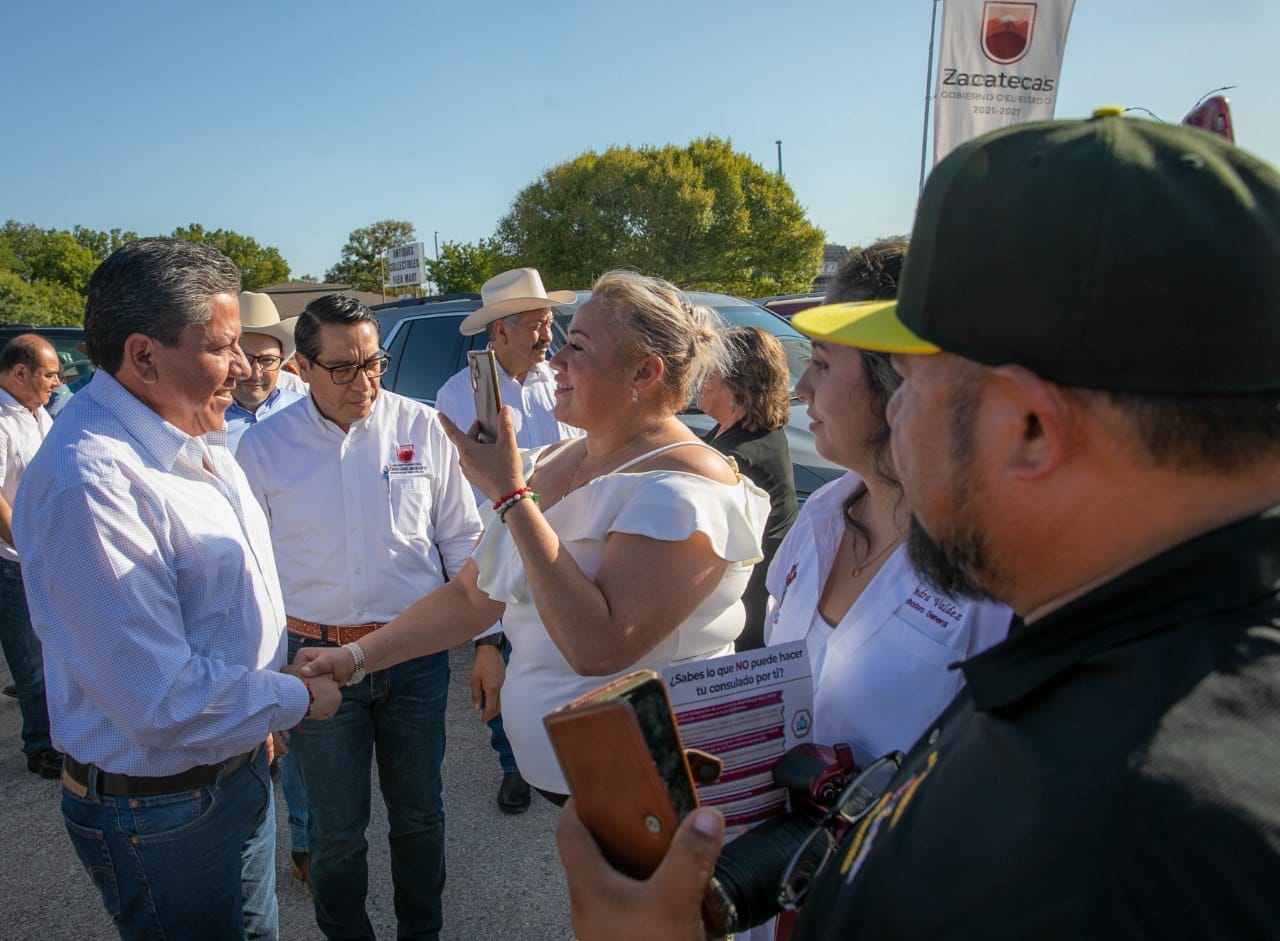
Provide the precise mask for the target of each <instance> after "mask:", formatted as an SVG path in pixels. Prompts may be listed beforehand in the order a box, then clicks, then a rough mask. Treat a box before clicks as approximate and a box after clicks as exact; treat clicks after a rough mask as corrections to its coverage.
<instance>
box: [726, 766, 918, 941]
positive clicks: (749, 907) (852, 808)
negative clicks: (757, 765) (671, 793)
mask: <svg viewBox="0 0 1280 941" xmlns="http://www.w3.org/2000/svg"><path fill="white" fill-rule="evenodd" d="M901 757H902V756H901V755H900V754H896V753H895V754H894V755H891V756H887V758H888V761H885V760H883V759H882V760H881V761H877V762H876V763H875V764H874V765H873V766H872V767H873V768H877V770H879V768H883V773H877V774H868V775H866V776H865V777H866V778H868V779H869V780H865V781H863V782H861V783H860V784H859V786H858V787H857V788H856V789H854V790H855V792H850V791H849V785H850V784H851V783H852V782H853V781H854V779H855V778H856V777H857V776H858V774H859V768H858V766H857V763H856V762H855V761H854V759H853V752H852V751H851V750H850V748H849V746H848V745H844V744H840V745H836V746H835V747H834V748H832V747H829V746H827V745H808V744H806V745H797V746H795V747H794V748H792V749H791V750H790V751H788V752H787V753H786V754H785V755H783V756H782V757H781V758H779V759H778V760H777V761H776V762H775V763H774V765H773V769H772V775H773V780H774V783H775V784H777V785H779V786H780V787H784V788H786V790H787V794H788V798H789V802H790V808H791V809H790V811H789V812H787V813H785V814H782V815H781V816H778V817H771V818H770V819H768V820H766V821H765V822H764V823H762V824H760V825H759V826H757V827H754V828H753V829H751V830H748V831H747V832H746V833H744V834H742V835H741V836H740V837H738V838H737V839H736V840H734V841H733V842H731V843H729V844H727V845H726V846H725V848H724V849H723V850H722V851H721V853H720V858H719V860H717V862H716V871H715V875H714V876H712V879H711V891H710V899H712V900H714V907H715V908H718V909H719V912H718V913H717V914H718V916H719V917H718V918H717V919H716V921H717V922H719V924H717V925H716V927H717V928H720V927H721V926H722V927H723V930H724V932H725V933H726V934H728V933H732V932H735V931H741V930H744V929H746V928H751V927H754V926H755V925H759V924H763V923H764V922H766V921H768V920H769V919H770V918H772V917H773V916H774V915H776V914H778V912H780V911H781V910H782V904H781V901H780V899H779V890H780V885H781V883H782V881H783V877H784V876H785V877H786V878H787V880H788V882H789V883H790V884H792V885H794V886H799V887H801V889H800V890H801V892H803V887H805V886H807V885H808V882H809V880H810V879H812V877H813V875H814V873H815V872H816V871H817V870H818V868H819V867H820V866H821V865H822V864H823V863H824V862H826V860H827V857H828V856H829V855H830V854H831V851H832V850H833V849H835V847H836V845H837V844H838V843H839V842H840V841H841V840H843V839H844V837H845V835H846V834H847V833H848V832H849V829H850V827H851V826H852V823H851V822H850V821H851V820H852V819H856V818H857V816H858V815H860V814H861V813H862V812H863V811H865V810H866V809H867V808H869V807H870V806H871V804H872V802H873V801H874V800H875V799H876V798H877V797H879V796H880V793H881V791H882V790H883V789H884V786H885V785H887V784H888V782H889V779H890V778H891V777H892V775H893V773H894V772H895V771H896V770H897V765H898V764H899V763H900V761H901ZM837 803H839V805H840V807H839V811H840V812H838V813H833V810H834V809H835V808H836V805H837ZM797 853H799V854H800V855H799V858H798V859H797V858H796V857H797Z"/></svg>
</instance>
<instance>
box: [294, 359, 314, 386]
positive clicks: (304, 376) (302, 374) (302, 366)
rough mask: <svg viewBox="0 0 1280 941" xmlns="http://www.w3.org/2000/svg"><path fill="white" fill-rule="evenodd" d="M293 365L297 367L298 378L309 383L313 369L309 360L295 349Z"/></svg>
mask: <svg viewBox="0 0 1280 941" xmlns="http://www.w3.org/2000/svg"><path fill="white" fill-rule="evenodd" d="M293 365H295V366H297V367H298V378H299V379H301V380H302V381H303V382H305V383H307V384H308V385H309V384H310V383H311V371H312V369H313V367H312V365H311V360H309V359H307V358H306V357H305V356H303V355H302V354H301V353H299V352H297V351H296V350H295V351H294V354H293Z"/></svg>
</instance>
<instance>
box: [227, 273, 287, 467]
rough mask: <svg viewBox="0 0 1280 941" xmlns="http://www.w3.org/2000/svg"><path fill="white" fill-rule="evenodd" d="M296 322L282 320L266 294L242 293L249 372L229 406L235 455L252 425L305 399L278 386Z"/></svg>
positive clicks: (242, 338) (242, 334)
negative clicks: (243, 436) (241, 439)
mask: <svg viewBox="0 0 1280 941" xmlns="http://www.w3.org/2000/svg"><path fill="white" fill-rule="evenodd" d="M297 323H298V318H297V317H290V318H289V319H288V320H281V319H280V314H279V312H278V311H277V310H276V305H275V304H274V303H272V301H271V298H270V297H268V296H267V295H266V294H257V293H254V292H253V291H241V292H240V349H242V350H243V351H244V355H245V357H246V358H247V359H248V360H249V370H250V371H249V375H248V376H246V377H245V378H243V379H241V380H240V381H239V382H237V383H236V385H235V388H233V389H232V390H231V397H232V398H233V399H234V401H233V402H232V403H231V404H230V405H228V406H227V416H226V419H227V447H229V448H230V449H231V451H232V453H233V454H234V453H235V450H236V448H237V447H238V446H239V445H240V438H241V436H242V435H243V434H244V433H245V432H246V431H248V430H249V426H250V425H255V424H257V423H258V422H260V421H262V420H263V419H264V418H266V417H267V416H269V415H271V414H272V413H273V412H277V411H279V410H280V409H282V408H284V407H285V406H286V405H292V404H293V403H294V402H296V401H298V400H299V399H301V398H302V395H301V394H300V393H298V392H295V391H293V390H292V389H285V388H277V383H278V382H279V379H280V366H281V365H282V364H283V363H284V361H285V360H287V359H289V358H290V357H291V356H293V349H294V348H293V328H294V326H296V325H297Z"/></svg>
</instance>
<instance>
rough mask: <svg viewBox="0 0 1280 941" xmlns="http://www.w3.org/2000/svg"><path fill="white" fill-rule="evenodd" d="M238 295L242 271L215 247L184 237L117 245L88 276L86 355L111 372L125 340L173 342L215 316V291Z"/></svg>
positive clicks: (120, 354) (116, 364) (85, 319)
mask: <svg viewBox="0 0 1280 941" xmlns="http://www.w3.org/2000/svg"><path fill="white" fill-rule="evenodd" d="M224 293H225V294H231V295H233V296H234V295H238V294H239V293H240V269H238V268H237V267H236V266H235V262H233V261H232V260H231V259H230V258H228V257H227V256H226V255H223V254H222V253H221V252H219V251H218V250H217V249H214V248H210V247H209V246H207V245H202V244H200V243H199V242H188V241H185V240H183V239H171V238H146V239H137V240H136V241H133V242H129V243H127V244H125V245H122V246H121V247H120V248H118V249H116V250H115V251H114V252H112V253H111V254H110V256H108V258H107V260H106V261H104V262H103V263H102V264H100V265H99V266H98V268H97V270H96V271H94V273H93V276H92V277H91V278H90V279H89V298H88V300H87V301H86V302H85V305H84V342H85V349H86V350H87V351H88V354H89V359H90V360H91V361H92V362H93V364H94V365H95V366H97V367H98V368H99V369H105V370H106V371H107V372H108V373H112V374H114V373H115V372H116V371H118V370H119V368H120V362H121V360H123V359H124V344H125V340H127V339H128V338H129V337H130V336H132V335H133V334H135V333H140V334H142V335H143V336H147V337H151V338H153V339H155V340H158V341H159V342H161V343H163V344H164V345H165V346H175V345H176V344H177V343H178V340H179V338H180V337H181V336H182V331H183V330H185V329H186V328H187V327H189V326H191V325H193V324H203V323H208V322H209V321H210V320H211V319H212V318H213V311H212V309H211V308H210V305H209V302H210V300H211V299H212V298H213V296H214V295H215V294H224Z"/></svg>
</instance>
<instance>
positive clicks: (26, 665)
mask: <svg viewBox="0 0 1280 941" xmlns="http://www.w3.org/2000/svg"><path fill="white" fill-rule="evenodd" d="M0 646H2V647H3V648H4V659H5V661H6V662H7V663H8V664H9V673H10V674H11V675H12V676H13V685H14V687H16V688H17V690H18V709H19V710H20V711H21V712H22V751H23V753H24V754H26V755H28V756H30V755H34V754H36V753H37V752H42V751H45V750H46V749H49V748H52V747H53V743H52V742H51V741H50V739H49V706H48V704H47V703H46V702H45V699H44V659H43V657H42V656H41V653H40V638H38V637H36V634H35V631H33V630H32V629H31V615H30V614H29V613H28V611H27V596H26V593H25V592H23V590H22V569H21V567H20V566H19V565H18V563H17V562H11V561H9V560H8V559H0Z"/></svg>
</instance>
